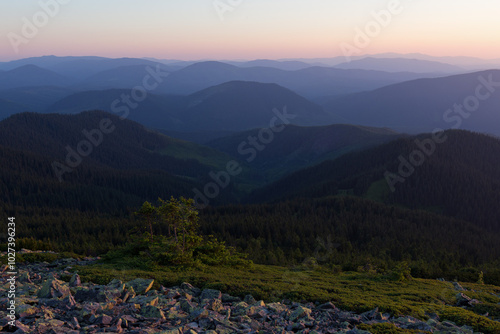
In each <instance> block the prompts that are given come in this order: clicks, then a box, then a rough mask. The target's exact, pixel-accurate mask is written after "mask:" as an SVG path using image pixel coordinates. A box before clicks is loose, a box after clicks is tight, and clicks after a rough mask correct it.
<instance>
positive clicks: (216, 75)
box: [157, 61, 422, 98]
mask: <svg viewBox="0 0 500 334" xmlns="http://www.w3.org/2000/svg"><path fill="white" fill-rule="evenodd" d="M421 77H422V75H421V74H416V73H387V72H376V71H365V70H342V69H335V68H329V67H318V66H314V67H308V68H304V69H301V70H297V71H285V70H281V69H277V68H272V67H246V68H241V67H237V66H233V65H229V64H225V63H221V62H214V61H210V62H200V63H196V64H193V65H190V66H187V67H185V68H183V69H181V70H179V71H176V72H173V73H171V75H170V76H169V77H168V78H167V79H165V81H164V82H163V84H162V85H161V86H160V87H159V88H158V89H157V91H161V92H164V93H166V92H168V93H171V94H190V93H193V92H195V91H198V90H201V89H204V88H207V87H209V86H214V85H218V84H222V83H224V82H228V81H236V80H239V81H255V82H261V83H276V84H278V85H280V86H283V87H285V88H288V89H290V90H293V91H294V92H296V93H297V94H300V95H302V96H304V97H306V98H317V97H322V96H338V95H342V94H347V93H352V92H360V91H365V90H370V89H375V88H379V87H383V86H386V85H389V84H393V83H397V82H403V81H407V80H412V79H415V78H421Z"/></svg>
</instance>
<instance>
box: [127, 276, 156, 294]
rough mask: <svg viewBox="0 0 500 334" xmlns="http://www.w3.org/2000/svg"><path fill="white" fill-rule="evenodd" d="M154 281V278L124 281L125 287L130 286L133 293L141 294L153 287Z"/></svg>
mask: <svg viewBox="0 0 500 334" xmlns="http://www.w3.org/2000/svg"><path fill="white" fill-rule="evenodd" d="M154 281H155V280H154V279H144V278H136V279H135V280H133V281H130V282H128V283H126V284H125V287H132V288H133V289H134V291H135V293H137V294H139V295H142V294H145V293H146V292H148V291H149V290H150V289H151V288H152V287H153V283H154Z"/></svg>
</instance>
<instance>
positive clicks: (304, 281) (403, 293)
mask: <svg viewBox="0 0 500 334" xmlns="http://www.w3.org/2000/svg"><path fill="white" fill-rule="evenodd" d="M75 270H77V271H78V273H79V274H80V276H81V277H82V279H83V280H85V281H92V282H94V283H99V284H107V283H108V282H109V281H110V280H111V279H113V278H119V279H122V280H130V279H133V278H137V277H143V278H153V279H155V284H156V285H157V286H159V285H160V284H161V285H164V286H172V285H179V284H180V283H182V282H189V283H191V284H193V285H196V286H199V287H201V288H214V289H219V290H222V291H223V292H227V293H229V294H231V295H236V296H241V297H242V296H244V295H246V294H252V295H253V296H254V297H255V298H257V299H263V300H265V301H278V300H282V299H289V300H293V301H302V302H306V301H307V302H319V303H322V302H327V301H332V302H333V303H334V304H335V305H336V306H337V307H339V308H341V309H346V310H351V311H355V312H358V313H359V312H365V311H368V310H372V309H374V308H375V307H378V308H379V310H380V311H382V312H387V313H390V314H391V315H394V316H399V315H401V316H405V315H411V316H414V317H416V318H420V319H426V318H427V316H426V314H429V313H436V314H438V315H439V316H440V317H441V320H451V321H454V322H455V323H457V324H459V325H468V326H471V327H473V328H474V329H475V330H476V331H481V332H484V333H500V323H499V322H496V321H493V320H490V319H488V318H487V317H485V316H483V315H484V313H486V312H489V313H490V315H493V316H494V317H496V316H497V314H498V312H499V307H498V303H499V302H500V287H497V286H492V285H480V284H472V283H467V284H463V286H464V287H466V288H467V289H468V291H466V292H465V293H466V294H467V295H468V296H470V297H471V298H476V299H478V300H481V301H482V302H483V304H480V305H478V306H476V307H475V308H474V309H473V310H466V309H463V308H460V307H456V306H453V305H455V304H456V294H457V293H458V292H457V291H456V290H454V287H453V284H451V283H449V282H441V281H438V280H428V279H411V280H407V281H403V282H400V281H394V280H391V279H389V278H388V277H387V276H383V275H380V274H369V273H358V272H344V273H333V272H331V271H329V270H327V269H324V268H321V267H315V268H311V267H309V268H307V267H300V268H292V269H291V268H284V267H276V266H263V265H252V266H251V267H249V268H227V267H203V268H198V269H196V270H172V269H170V268H166V267H156V268H154V269H153V270H137V269H130V266H126V265H124V264H123V263H122V264H121V265H116V264H98V265H93V266H85V267H78V268H75ZM374 330H375V329H374ZM380 330H382V329H380ZM393 330H395V331H394V333H400V332H401V331H397V329H393Z"/></svg>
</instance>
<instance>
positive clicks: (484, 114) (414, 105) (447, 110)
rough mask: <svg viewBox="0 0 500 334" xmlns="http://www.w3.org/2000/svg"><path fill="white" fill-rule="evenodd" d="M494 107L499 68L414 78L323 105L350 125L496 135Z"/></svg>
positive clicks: (499, 101)
mask: <svg viewBox="0 0 500 334" xmlns="http://www.w3.org/2000/svg"><path fill="white" fill-rule="evenodd" d="M477 94H480V96H476V95H477ZM466 103H469V104H470V106H469V105H467V106H464V105H465V104H466ZM460 105H461V106H462V107H461V108H462V109H463V110H462V111H460ZM499 105H500V70H489V71H481V72H474V73H468V74H460V75H453V76H447V77H442V78H432V79H417V80H412V81H407V82H404V83H399V84H394V85H390V86H386V87H383V88H379V89H376V90H373V91H369V92H363V93H355V94H351V95H346V96H343V97H339V98H334V99H331V100H330V101H329V102H326V103H323V106H324V107H325V109H326V110H327V111H329V112H330V113H331V114H332V115H336V116H337V117H340V118H342V119H345V120H346V122H348V123H352V124H361V125H366V126H374V127H389V128H392V129H395V130H397V131H401V132H407V133H419V132H430V131H433V130H434V129H435V128H442V129H450V128H460V129H466V130H471V131H478V132H487V133H491V134H496V135H499V134H500V128H499V127H498V126H497V124H500V113H499V112H498V106H499ZM457 106H458V109H457ZM465 108H468V109H470V111H467V109H465Z"/></svg>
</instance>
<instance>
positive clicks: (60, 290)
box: [37, 277, 70, 298]
mask: <svg viewBox="0 0 500 334" xmlns="http://www.w3.org/2000/svg"><path fill="white" fill-rule="evenodd" d="M69 294H70V290H69V287H68V286H66V285H65V283H64V282H63V281H60V280H58V279H56V278H54V277H52V278H49V279H48V280H47V281H45V283H44V284H43V285H42V288H41V289H40V291H38V294H37V295H38V298H61V297H62V298H64V297H66V296H68V295H69Z"/></svg>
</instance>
